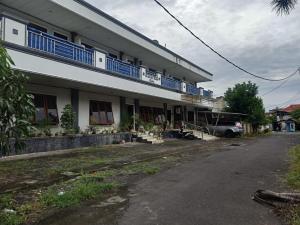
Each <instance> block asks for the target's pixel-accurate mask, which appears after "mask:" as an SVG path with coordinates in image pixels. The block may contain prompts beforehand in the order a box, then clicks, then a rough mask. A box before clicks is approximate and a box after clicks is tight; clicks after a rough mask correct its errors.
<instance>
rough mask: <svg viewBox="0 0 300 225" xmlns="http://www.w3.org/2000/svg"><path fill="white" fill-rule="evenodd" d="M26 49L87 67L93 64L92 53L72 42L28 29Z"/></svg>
mask: <svg viewBox="0 0 300 225" xmlns="http://www.w3.org/2000/svg"><path fill="white" fill-rule="evenodd" d="M27 44H28V47H30V48H33V49H36V50H40V51H43V52H47V53H50V54H53V55H57V56H60V57H63V58H67V59H71V60H74V61H77V62H81V63H84V64H88V65H93V64H94V51H93V50H90V49H85V48H84V47H81V46H79V45H76V44H74V43H72V42H69V41H66V40H63V39H60V38H57V37H54V36H52V35H49V34H47V33H43V32H41V31H38V30H36V29H33V28H28V43H27Z"/></svg>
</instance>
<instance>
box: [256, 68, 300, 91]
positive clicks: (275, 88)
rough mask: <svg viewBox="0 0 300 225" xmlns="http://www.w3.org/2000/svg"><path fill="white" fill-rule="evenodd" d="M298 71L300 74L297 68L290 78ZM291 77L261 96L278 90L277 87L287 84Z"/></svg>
mask: <svg viewBox="0 0 300 225" xmlns="http://www.w3.org/2000/svg"><path fill="white" fill-rule="evenodd" d="M298 72H299V75H300V71H299V70H297V71H295V72H294V73H292V74H291V75H292V76H290V77H289V79H290V78H291V77H293V76H295V75H296V74H297V73H298ZM289 79H286V80H284V81H283V82H282V83H281V84H279V85H278V86H276V87H274V88H273V89H271V90H270V91H267V92H266V93H264V94H262V95H261V96H262V97H264V96H266V95H268V94H270V93H272V92H274V91H276V90H277V89H279V88H281V87H282V86H283V85H284V84H286V83H287V82H288V81H289Z"/></svg>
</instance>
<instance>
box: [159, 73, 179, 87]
mask: <svg viewBox="0 0 300 225" xmlns="http://www.w3.org/2000/svg"><path fill="white" fill-rule="evenodd" d="M161 86H162V87H165V88H168V89H173V90H176V91H181V82H180V81H179V80H176V79H174V78H170V77H166V76H162V77H161Z"/></svg>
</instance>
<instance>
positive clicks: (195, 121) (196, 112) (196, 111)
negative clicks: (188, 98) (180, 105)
mask: <svg viewBox="0 0 300 225" xmlns="http://www.w3.org/2000/svg"><path fill="white" fill-rule="evenodd" d="M197 121H198V109H197V108H196V107H195V108H194V125H197Z"/></svg>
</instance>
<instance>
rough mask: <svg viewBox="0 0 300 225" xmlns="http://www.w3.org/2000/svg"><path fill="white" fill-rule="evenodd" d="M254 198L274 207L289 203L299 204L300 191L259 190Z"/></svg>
mask: <svg viewBox="0 0 300 225" xmlns="http://www.w3.org/2000/svg"><path fill="white" fill-rule="evenodd" d="M252 199H253V200H254V201H256V202H258V203H261V204H265V205H269V206H272V207H283V206H285V205H287V204H289V205H290V204H299V203H300V193H277V192H273V191H269V190H258V191H256V192H255V193H254V195H253V197H252Z"/></svg>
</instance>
